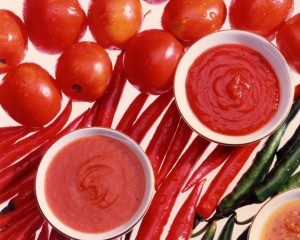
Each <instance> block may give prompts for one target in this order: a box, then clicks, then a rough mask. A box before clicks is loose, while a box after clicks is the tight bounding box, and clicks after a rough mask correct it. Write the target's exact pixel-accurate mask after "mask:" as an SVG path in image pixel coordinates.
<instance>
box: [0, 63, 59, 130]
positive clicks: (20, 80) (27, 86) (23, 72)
mask: <svg viewBox="0 0 300 240" xmlns="http://www.w3.org/2000/svg"><path fill="white" fill-rule="evenodd" d="M61 102H62V94H61V91H60V90H59V88H58V87H57V86H56V85H55V82H54V79H53V77H51V75H50V74H49V73H48V72H47V71H46V70H45V69H43V68H42V67H40V66H39V65H37V64H35V63H22V64H20V65H18V66H17V67H15V68H13V69H12V70H11V71H9V72H8V73H7V74H6V75H5V76H4V78H3V80H2V82H1V84H0V104H1V106H2V108H3V109H4V110H5V111H6V112H7V113H8V115H10V116H11V117H12V118H13V119H14V120H15V121H17V122H19V123H20V124H23V125H25V126H32V127H39V126H43V125H45V124H47V123H48V122H50V121H51V120H52V119H53V118H54V117H55V116H56V115H57V113H58V112H59V110H60V108H61Z"/></svg>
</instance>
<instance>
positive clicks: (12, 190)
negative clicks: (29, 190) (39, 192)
mask: <svg viewBox="0 0 300 240" xmlns="http://www.w3.org/2000/svg"><path fill="white" fill-rule="evenodd" d="M36 170H37V169H34V170H33V171H31V172H30V173H29V174H27V175H26V176H24V177H23V178H22V179H20V180H18V181H17V182H14V183H13V184H11V185H9V186H7V187H6V188H5V189H3V190H2V191H0V204H2V203H4V202H5V201H7V200H9V199H10V198H12V197H13V196H15V195H16V194H18V192H19V191H20V189H22V188H23V187H25V186H27V185H32V187H33V184H34V180H35V176H36ZM0 239H1V238H0Z"/></svg>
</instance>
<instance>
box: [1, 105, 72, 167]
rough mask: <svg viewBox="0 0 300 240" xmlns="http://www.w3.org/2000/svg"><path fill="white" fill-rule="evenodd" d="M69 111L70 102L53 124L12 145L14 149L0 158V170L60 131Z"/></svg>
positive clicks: (70, 109) (70, 107) (68, 115)
mask: <svg viewBox="0 0 300 240" xmlns="http://www.w3.org/2000/svg"><path fill="white" fill-rule="evenodd" d="M71 111H72V101H71V100H70V101H69V102H68V104H67V106H66V107H65V109H64V111H63V112H62V113H61V114H60V115H59V116H58V117H57V118H56V119H55V121H54V122H53V123H51V124H50V125H48V126H47V127H45V128H43V129H42V130H40V131H38V132H36V133H35V134H33V135H30V136H28V137H27V138H24V139H22V140H20V141H18V142H17V143H16V144H14V147H13V148H12V149H11V150H10V151H9V152H8V153H6V154H4V155H1V156H0V170H2V169H4V168H6V167H8V166H9V165H10V164H12V163H14V162H15V161H17V160H18V159H19V158H20V157H22V156H24V155H26V154H28V153H30V152H31V151H33V150H34V149H35V148H37V147H38V146H40V145H41V144H43V143H44V142H45V141H47V140H48V139H49V138H50V137H51V136H53V135H55V134H56V133H57V132H58V131H60V130H61V129H62V128H63V126H64V125H65V124H66V122H67V121H68V119H69V117H70V115H71Z"/></svg>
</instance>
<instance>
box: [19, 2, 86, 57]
mask: <svg viewBox="0 0 300 240" xmlns="http://www.w3.org/2000/svg"><path fill="white" fill-rule="evenodd" d="M23 17H24V23H25V26H26V29H27V31H28V36H29V39H30V40H31V41H32V43H33V44H34V46H35V47H36V48H37V49H38V50H40V51H42V52H47V53H50V54H55V53H61V52H62V51H63V50H64V49H65V48H67V47H69V46H70V45H72V44H74V43H76V42H78V41H79V39H81V37H82V36H83V34H84V33H85V31H86V28H87V19H86V14H85V12H84V11H83V9H82V8H81V5H80V4H79V2H78V1H77V0H60V1H53V0H43V1H40V0H25V1H24V8H23Z"/></svg>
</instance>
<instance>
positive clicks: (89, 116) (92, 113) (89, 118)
mask: <svg viewBox="0 0 300 240" xmlns="http://www.w3.org/2000/svg"><path fill="white" fill-rule="evenodd" d="M98 112H99V101H95V102H94V104H93V105H92V107H91V108H89V109H88V110H87V112H86V114H85V116H84V117H83V119H82V120H81V122H80V125H79V126H78V128H86V127H91V126H93V125H94V121H95V118H96V116H97V114H98Z"/></svg>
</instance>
